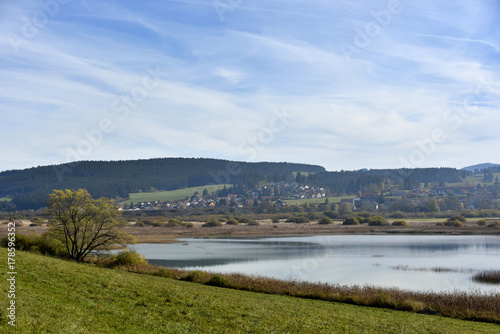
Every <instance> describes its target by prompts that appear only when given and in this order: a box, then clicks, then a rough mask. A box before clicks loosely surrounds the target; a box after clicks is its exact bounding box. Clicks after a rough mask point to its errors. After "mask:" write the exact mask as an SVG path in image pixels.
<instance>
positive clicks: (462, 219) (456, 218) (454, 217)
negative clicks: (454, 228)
mask: <svg viewBox="0 0 500 334" xmlns="http://www.w3.org/2000/svg"><path fill="white" fill-rule="evenodd" d="M455 220H458V221H460V222H462V223H465V222H466V221H467V219H466V218H465V217H464V216H462V215H454V216H451V217H450V218H448V221H451V222H453V221H455Z"/></svg>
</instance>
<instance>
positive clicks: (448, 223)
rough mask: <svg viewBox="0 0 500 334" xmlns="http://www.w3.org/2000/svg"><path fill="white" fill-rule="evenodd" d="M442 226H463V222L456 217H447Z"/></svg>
mask: <svg viewBox="0 0 500 334" xmlns="http://www.w3.org/2000/svg"><path fill="white" fill-rule="evenodd" d="M444 226H450V227H463V226H464V223H462V222H461V221H460V220H458V219H454V220H450V219H448V220H447V221H446V222H445V223H444Z"/></svg>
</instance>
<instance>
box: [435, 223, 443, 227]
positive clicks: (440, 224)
mask: <svg viewBox="0 0 500 334" xmlns="http://www.w3.org/2000/svg"><path fill="white" fill-rule="evenodd" d="M436 226H439V227H441V226H444V223H443V222H439V223H436Z"/></svg>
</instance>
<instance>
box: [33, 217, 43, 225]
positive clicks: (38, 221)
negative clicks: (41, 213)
mask: <svg viewBox="0 0 500 334" xmlns="http://www.w3.org/2000/svg"><path fill="white" fill-rule="evenodd" d="M45 223H47V221H46V220H45V219H43V218H40V217H35V218H33V219H31V224H30V226H42V225H43V224H45Z"/></svg>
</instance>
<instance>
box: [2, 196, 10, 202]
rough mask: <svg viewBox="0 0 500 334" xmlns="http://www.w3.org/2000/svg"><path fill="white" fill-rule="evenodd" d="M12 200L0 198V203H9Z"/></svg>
mask: <svg viewBox="0 0 500 334" xmlns="http://www.w3.org/2000/svg"><path fill="white" fill-rule="evenodd" d="M11 200H12V199H11V198H8V197H0V202H10V201H11Z"/></svg>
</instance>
